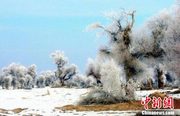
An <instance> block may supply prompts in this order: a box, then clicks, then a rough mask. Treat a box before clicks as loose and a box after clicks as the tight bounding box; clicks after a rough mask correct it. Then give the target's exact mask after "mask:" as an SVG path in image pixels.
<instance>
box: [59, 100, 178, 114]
mask: <svg viewBox="0 0 180 116" xmlns="http://www.w3.org/2000/svg"><path fill="white" fill-rule="evenodd" d="M56 109H59V110H63V111H71V110H76V111H127V110H144V107H143V106H142V105H141V101H131V102H126V103H118V104H110V105H84V106H83V105H78V106H74V105H66V106H63V107H56ZM174 109H180V99H174Z"/></svg>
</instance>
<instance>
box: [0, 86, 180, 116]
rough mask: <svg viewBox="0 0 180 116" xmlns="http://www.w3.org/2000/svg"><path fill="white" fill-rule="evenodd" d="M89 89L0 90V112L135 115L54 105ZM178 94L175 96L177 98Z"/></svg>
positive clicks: (13, 115)
mask: <svg viewBox="0 0 180 116" xmlns="http://www.w3.org/2000/svg"><path fill="white" fill-rule="evenodd" d="M88 91H90V89H75V88H40V89H32V90H0V109H6V110H9V111H8V112H6V113H0V116H1V115H4V116H21V115H32V116H36V115H43V116H73V115H76V116H93V115H94V116H96V115H98V116H109V115H110V116H117V115H118V116H119V115H122V116H123V115H126V116H127V115H130V116H131V115H135V113H136V112H137V111H103V112H93V111H92V112H76V111H60V110H56V109H55V107H61V106H64V105H69V104H76V103H77V102H78V100H79V98H80V97H81V96H83V95H85V94H86V93H88ZM151 92H154V91H150V92H146V91H143V92H142V91H137V92H136V95H137V96H136V98H137V99H140V98H141V97H144V96H145V95H148V94H149V93H151ZM179 96H180V95H179V94H178V95H176V97H178V98H179ZM16 108H23V109H24V108H25V110H23V111H22V112H20V113H17V114H16V113H14V112H12V111H10V110H12V109H16Z"/></svg>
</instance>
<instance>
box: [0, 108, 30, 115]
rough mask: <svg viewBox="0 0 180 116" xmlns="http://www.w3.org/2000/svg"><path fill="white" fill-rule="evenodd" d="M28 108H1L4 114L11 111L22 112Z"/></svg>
mask: <svg viewBox="0 0 180 116" xmlns="http://www.w3.org/2000/svg"><path fill="white" fill-rule="evenodd" d="M26 109H27V108H15V109H12V110H6V109H0V113H2V114H9V112H13V113H15V114H18V113H20V112H22V111H23V110H26Z"/></svg>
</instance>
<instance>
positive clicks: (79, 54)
mask: <svg viewBox="0 0 180 116" xmlns="http://www.w3.org/2000/svg"><path fill="white" fill-rule="evenodd" d="M174 2H175V0H101V1H100V0H0V68H1V67H3V66H6V65H8V64H10V63H11V62H17V63H21V64H24V65H26V66H27V65H30V64H36V65H37V66H38V70H39V71H41V70H48V69H55V66H54V64H53V62H52V59H51V58H50V57H49V54H50V53H51V52H53V51H54V50H62V51H64V52H65V54H66V56H67V57H68V58H69V61H70V62H71V63H75V64H77V65H78V66H79V68H80V70H82V71H84V68H85V66H86V63H87V59H88V58H89V57H95V56H96V53H97V49H98V47H99V46H100V45H102V44H103V43H104V42H105V40H104V39H103V37H102V38H100V39H97V37H96V34H95V32H85V31H84V30H85V28H86V26H87V25H88V24H91V23H93V22H101V23H102V24H107V23H108V20H107V19H106V18H105V17H104V16H103V13H104V12H108V11H118V10H120V9H121V8H124V9H127V10H133V9H135V10H136V11H137V12H136V24H135V25H136V27H137V26H140V25H141V24H142V23H143V22H144V21H145V20H146V19H147V18H148V17H150V16H152V15H153V14H155V13H157V12H158V11H160V10H161V9H164V8H168V7H170V6H171V5H172V4H173V3H174Z"/></svg>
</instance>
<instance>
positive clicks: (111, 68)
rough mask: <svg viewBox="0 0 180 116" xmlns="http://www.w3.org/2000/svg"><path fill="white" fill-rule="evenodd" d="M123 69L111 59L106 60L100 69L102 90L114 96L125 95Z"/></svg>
mask: <svg viewBox="0 0 180 116" xmlns="http://www.w3.org/2000/svg"><path fill="white" fill-rule="evenodd" d="M122 73H123V69H122V68H120V67H119V66H118V65H117V64H116V63H115V62H114V61H113V60H110V61H107V62H106V63H104V64H103V65H102V69H101V71H100V74H101V82H102V84H103V90H104V91H106V92H108V93H110V94H112V95H114V96H122V97H124V96H125V88H124V87H123V86H124V83H123V80H124V77H123V74H122Z"/></svg>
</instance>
